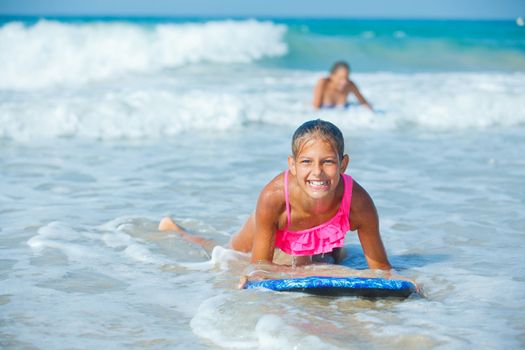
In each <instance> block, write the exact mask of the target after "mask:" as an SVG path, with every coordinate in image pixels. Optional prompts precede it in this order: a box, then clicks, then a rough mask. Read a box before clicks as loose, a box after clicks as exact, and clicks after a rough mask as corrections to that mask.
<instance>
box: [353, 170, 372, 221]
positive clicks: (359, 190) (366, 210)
mask: <svg viewBox="0 0 525 350" xmlns="http://www.w3.org/2000/svg"><path fill="white" fill-rule="evenodd" d="M350 216H351V220H350V222H351V223H352V229H354V226H359V225H360V223H361V222H363V221H369V220H374V218H377V211H376V207H375V205H374V201H373V200H372V197H370V195H369V194H368V192H367V191H366V190H365V189H364V188H363V186H361V185H360V184H359V183H358V182H357V181H355V180H354V181H353V186H352V203H351V204H350ZM356 228H357V227H356Z"/></svg>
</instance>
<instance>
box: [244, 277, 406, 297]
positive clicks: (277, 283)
mask: <svg viewBox="0 0 525 350" xmlns="http://www.w3.org/2000/svg"><path fill="white" fill-rule="evenodd" d="M245 288H246V289H253V288H266V289H271V290H274V291H279V292H302V293H308V294H314V295H324V296H358V297H366V298H388V297H396V298H406V297H408V296H409V295H410V294H412V293H414V292H416V286H415V285H414V283H412V282H409V281H405V280H396V279H384V278H366V277H325V276H312V277H301V278H287V279H277V280H261V281H248V282H247V283H246V285H245Z"/></svg>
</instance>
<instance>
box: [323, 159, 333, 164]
mask: <svg viewBox="0 0 525 350" xmlns="http://www.w3.org/2000/svg"><path fill="white" fill-rule="evenodd" d="M324 163H328V164H335V162H334V161H333V160H331V159H327V160H325V161H324Z"/></svg>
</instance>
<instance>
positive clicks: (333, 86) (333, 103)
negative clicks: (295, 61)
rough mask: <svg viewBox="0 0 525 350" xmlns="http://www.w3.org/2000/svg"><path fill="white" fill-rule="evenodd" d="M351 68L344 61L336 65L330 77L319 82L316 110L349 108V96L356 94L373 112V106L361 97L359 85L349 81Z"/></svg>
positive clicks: (316, 88)
mask: <svg viewBox="0 0 525 350" xmlns="http://www.w3.org/2000/svg"><path fill="white" fill-rule="evenodd" d="M349 75H350V66H349V65H348V63H346V62H344V61H339V62H336V63H334V65H333V66H332V69H331V70H330V75H329V76H328V77H325V78H322V79H320V80H319V81H318V82H317V85H316V86H315V90H314V98H313V101H312V104H313V106H314V108H334V107H346V106H348V101H347V100H348V95H350V94H354V95H355V97H356V98H357V100H358V101H359V103H360V104H362V105H364V106H366V107H368V108H369V109H370V110H372V111H373V109H372V106H371V105H370V103H368V101H367V100H366V99H365V98H364V96H363V95H361V92H360V91H359V89H358V88H357V85H356V84H355V83H354V82H353V81H352V80H350V79H349Z"/></svg>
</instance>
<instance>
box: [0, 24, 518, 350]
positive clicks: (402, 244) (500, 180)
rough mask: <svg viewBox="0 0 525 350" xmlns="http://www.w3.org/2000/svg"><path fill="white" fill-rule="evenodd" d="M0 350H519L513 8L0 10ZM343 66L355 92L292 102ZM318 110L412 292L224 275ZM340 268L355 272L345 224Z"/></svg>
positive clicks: (239, 257)
mask: <svg viewBox="0 0 525 350" xmlns="http://www.w3.org/2000/svg"><path fill="white" fill-rule="evenodd" d="M0 23H1V24H0V347H2V348H6V349H72V348H74V349H92V348H97V347H98V348H109V349H146V348H147V349H179V348H180V349H182V348H185V349H186V348H190V349H318V348H323V349H360V348H364V347H370V348H374V349H464V348H480V349H495V348H501V349H519V348H524V347H525V332H524V329H525V311H523V310H525V301H524V300H525V272H524V267H525V258H524V257H523V253H522V245H523V243H524V240H525V236H524V235H525V182H524V179H525V159H524V158H523V154H524V151H525V137H524V136H525V98H524V97H525V96H524V95H525V93H524V91H525V28H524V27H519V26H518V25H516V23H514V22H512V21H497V22H475V21H387V20H299V19H294V20H284V19H259V20H256V19H232V20H228V19H169V18H166V19H147V18H145V19H126V18H119V19H114V18H113V19H112V18H73V19H61V18H48V19H36V18H2V19H1V20H0ZM337 59H347V60H348V61H350V63H351V65H352V75H351V78H352V79H354V80H355V82H356V83H357V84H358V86H359V87H360V88H361V90H362V92H363V94H364V95H365V96H366V97H367V99H369V100H370V101H371V103H372V104H373V105H374V107H375V109H376V112H375V113H372V112H370V111H368V110H366V109H362V108H360V107H358V106H355V105H354V106H352V107H351V108H349V109H346V110H345V109H335V110H329V111H314V110H312V109H311V107H310V106H309V101H310V99H311V93H312V89H313V85H314V84H315V82H316V80H317V79H318V78H319V77H321V76H323V75H324V74H326V71H327V70H328V68H329V66H330V64H331V63H332V62H333V61H335V60H337ZM317 117H321V118H325V119H328V120H331V121H333V122H334V123H336V124H337V125H338V126H340V128H341V129H342V131H343V133H344V134H345V141H346V150H347V152H348V153H349V155H350V158H351V163H350V166H349V169H348V173H350V174H352V176H353V177H354V178H355V179H357V181H359V182H360V183H361V184H362V185H363V186H364V187H365V188H366V189H367V190H368V191H369V193H370V194H371V195H372V197H373V198H374V201H375V203H376V206H377V208H378V211H379V215H380V223H381V232H382V237H383V241H384V243H385V246H386V248H387V252H388V254H389V258H390V260H391V262H392V263H393V265H394V266H395V268H396V269H397V270H398V272H399V273H401V274H403V275H405V276H407V277H410V278H414V279H416V280H417V281H418V282H419V283H421V284H422V285H423V288H424V290H425V295H424V297H412V298H409V299H407V300H405V301H399V300H375V301H374V300H366V299H359V298H319V297H313V296H305V295H302V294H286V293H273V292H266V291H244V290H238V289H236V285H237V282H238V278H239V275H240V273H241V271H242V269H243V268H244V267H245V266H246V265H247V262H248V257H247V256H246V255H243V254H239V253H235V252H232V251H229V250H227V249H223V248H216V249H215V250H214V252H213V254H212V258H211V259H209V258H208V257H207V256H206V254H204V252H203V251H202V250H201V249H199V248H197V247H194V246H192V245H190V244H188V243H187V242H185V241H183V240H181V239H180V238H179V237H178V236H177V235H174V234H165V233H160V232H158V231H157V224H158V221H159V219H160V218H161V217H163V216H165V215H171V216H173V217H174V218H176V219H177V220H178V221H179V222H180V223H182V224H183V226H185V227H186V228H187V229H189V230H191V231H192V232H195V233H198V234H200V235H201V236H204V237H206V238H210V239H214V240H215V241H217V242H218V243H220V244H226V242H227V241H228V239H229V237H230V235H231V234H233V233H235V232H236V231H237V230H238V228H239V227H240V225H242V223H243V222H244V220H245V219H246V218H247V216H248V215H249V214H250V212H251V211H252V210H253V208H254V206H255V202H256V199H257V196H258V193H259V191H260V189H261V188H262V187H263V186H264V185H265V183H266V182H267V181H269V180H270V179H271V178H272V177H273V176H275V175H276V174H277V173H278V172H280V171H282V170H283V169H285V167H286V164H287V163H286V157H287V155H288V154H289V153H290V138H291V135H292V133H293V131H294V130H295V128H296V127H297V126H298V125H299V124H300V123H302V122H304V121H305V120H309V119H312V118H317ZM346 247H347V249H348V251H349V253H350V254H349V257H348V259H347V260H346V261H345V264H346V265H347V266H349V267H352V268H357V269H365V268H366V264H365V263H364V258H363V254H362V252H361V248H360V246H359V241H358V239H357V237H356V235H355V233H349V234H348V236H347V240H346Z"/></svg>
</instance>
